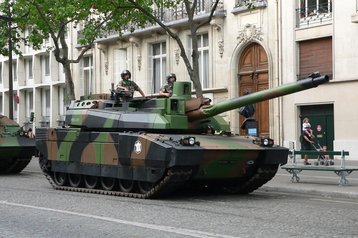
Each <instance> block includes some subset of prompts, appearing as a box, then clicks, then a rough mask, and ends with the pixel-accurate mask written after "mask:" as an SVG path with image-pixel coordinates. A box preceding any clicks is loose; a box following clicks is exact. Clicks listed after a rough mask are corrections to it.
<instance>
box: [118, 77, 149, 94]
mask: <svg viewBox="0 0 358 238" xmlns="http://www.w3.org/2000/svg"><path fill="white" fill-rule="evenodd" d="M121 78H122V80H121V81H120V82H119V83H118V84H117V90H123V91H124V92H125V96H126V97H127V98H133V94H134V91H138V92H139V93H140V94H141V95H142V96H143V97H145V94H144V92H143V91H142V89H140V87H139V86H138V85H137V84H136V83H135V82H133V81H132V80H130V78H131V72H130V71H129V70H123V71H122V73H121Z"/></svg>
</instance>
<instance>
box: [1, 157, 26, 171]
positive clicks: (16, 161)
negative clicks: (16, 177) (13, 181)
mask: <svg viewBox="0 0 358 238" xmlns="http://www.w3.org/2000/svg"><path fill="white" fill-rule="evenodd" d="M31 159H32V157H30V158H13V159H11V160H10V161H9V162H7V161H5V162H3V163H1V162H0V168H1V169H0V174H18V173H20V172H21V171H22V170H23V169H24V168H25V167H26V166H27V165H28V164H29V163H30V161H31Z"/></svg>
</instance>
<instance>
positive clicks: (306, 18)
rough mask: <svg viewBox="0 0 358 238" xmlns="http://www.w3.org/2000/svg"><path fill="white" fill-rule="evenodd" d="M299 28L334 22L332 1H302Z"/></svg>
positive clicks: (298, 14) (298, 13) (298, 16)
mask: <svg viewBox="0 0 358 238" xmlns="http://www.w3.org/2000/svg"><path fill="white" fill-rule="evenodd" d="M296 11H297V26H304V25H310V24H315V23H323V22H326V21H330V20H332V0H300V6H299V8H298V9H297V10H296Z"/></svg>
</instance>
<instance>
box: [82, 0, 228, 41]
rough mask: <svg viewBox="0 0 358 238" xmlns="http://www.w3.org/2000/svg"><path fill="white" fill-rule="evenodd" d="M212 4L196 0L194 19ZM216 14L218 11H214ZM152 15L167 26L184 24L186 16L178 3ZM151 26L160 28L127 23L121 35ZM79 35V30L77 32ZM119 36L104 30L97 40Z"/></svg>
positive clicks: (153, 24)
mask: <svg viewBox="0 0 358 238" xmlns="http://www.w3.org/2000/svg"><path fill="white" fill-rule="evenodd" d="M213 4H214V1H213V0H198V5H197V6H196V8H195V16H194V20H195V19H202V18H205V17H208V16H209V14H210V11H211V7H212V5H213ZM219 10H223V4H222V1H220V2H219V4H218V6H217V9H216V11H217V12H220V11H219ZM216 14H218V13H216ZM154 16H155V17H156V18H157V19H159V20H160V21H161V22H163V23H165V24H166V25H168V26H172V27H173V26H174V27H175V26H176V25H181V26H182V25H185V24H186V23H185V21H184V20H185V19H186V18H187V17H188V16H187V13H186V10H185V5H184V4H178V5H177V6H175V7H173V8H169V9H168V8H157V9H155V10H154ZM153 28H160V27H159V26H158V25H157V23H148V24H147V25H145V26H144V27H142V26H138V25H128V26H126V27H125V28H124V29H122V31H121V35H123V36H125V35H131V34H133V33H137V34H138V33H140V32H146V31H149V32H150V31H152V30H153ZM78 35H80V32H78ZM118 36H119V32H118V31H111V32H104V33H103V34H102V36H101V37H100V39H98V40H97V42H104V41H108V40H111V39H115V38H117V37H118Z"/></svg>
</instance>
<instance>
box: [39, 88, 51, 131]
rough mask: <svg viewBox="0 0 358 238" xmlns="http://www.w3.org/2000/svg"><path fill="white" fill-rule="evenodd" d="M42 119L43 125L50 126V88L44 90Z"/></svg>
mask: <svg viewBox="0 0 358 238" xmlns="http://www.w3.org/2000/svg"><path fill="white" fill-rule="evenodd" d="M41 104H42V107H41V109H42V112H41V116H42V119H41V120H40V123H41V126H42V127H48V126H49V125H50V116H51V94H50V89H43V90H42V103H41Z"/></svg>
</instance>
